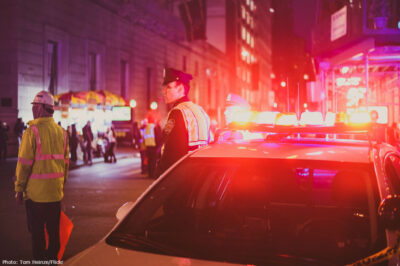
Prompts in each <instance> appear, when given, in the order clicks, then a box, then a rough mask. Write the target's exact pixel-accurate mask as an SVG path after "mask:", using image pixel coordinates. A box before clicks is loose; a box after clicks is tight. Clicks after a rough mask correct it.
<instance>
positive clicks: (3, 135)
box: [0, 121, 10, 164]
mask: <svg viewBox="0 0 400 266" xmlns="http://www.w3.org/2000/svg"><path fill="white" fill-rule="evenodd" d="M9 129H10V127H9V126H8V125H7V123H6V122H2V121H0V164H1V163H2V162H5V161H6V159H7V141H8V133H7V132H8V130H9Z"/></svg>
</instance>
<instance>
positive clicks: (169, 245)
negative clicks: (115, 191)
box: [66, 124, 400, 265]
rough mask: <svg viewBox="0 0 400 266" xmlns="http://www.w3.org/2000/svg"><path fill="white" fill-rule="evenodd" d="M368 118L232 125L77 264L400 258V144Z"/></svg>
mask: <svg viewBox="0 0 400 266" xmlns="http://www.w3.org/2000/svg"><path fill="white" fill-rule="evenodd" d="M368 129H369V128H368V127H362V128H361V127H356V128H354V127H347V126H341V127H318V126H297V127H291V126H265V125H249V124H246V125H245V126H240V125H239V126H237V127H236V128H234V129H228V130H226V131H224V132H222V133H221V134H220V135H219V140H217V141H216V143H214V144H212V145H209V146H207V147H203V148H201V149H199V150H196V151H194V152H192V153H190V154H188V155H187V156H185V157H183V158H182V159H181V160H179V161H178V162H177V163H176V164H174V165H173V166H172V167H171V168H170V169H168V171H167V172H165V173H164V174H163V175H162V176H161V177H160V178H159V179H158V180H156V181H155V182H154V183H153V184H152V185H151V186H150V187H149V188H148V189H147V191H145V192H144V193H143V195H141V197H140V198H139V199H138V200H137V201H136V202H135V203H127V204H125V205H124V206H122V207H121V208H120V209H119V211H118V212H117V217H118V218H119V222H118V223H117V225H116V226H115V227H114V228H113V230H112V231H111V232H110V233H109V234H108V235H107V236H106V237H105V238H104V239H103V240H102V241H100V242H99V243H98V244H96V245H95V246H93V247H91V248H89V249H88V250H85V251H83V252H81V253H79V254H78V255H76V256H75V257H73V258H71V259H70V260H68V261H67V262H66V264H67V265H219V264H221V265H222V264H223V265H228V264H242V265H276V264H278V265H281V264H283V265H343V264H350V263H355V262H358V263H360V264H364V263H365V264H368V263H371V262H377V261H380V260H384V263H388V264H390V265H396V264H397V263H399V258H398V255H397V253H396V250H395V249H396V245H398V240H397V235H396V230H397V229H399V227H400V219H399V214H398V212H399V210H400V202H399V201H400V200H399V198H398V197H397V194H400V154H399V153H398V152H397V151H396V149H395V148H394V147H392V146H390V145H387V144H382V143H380V144H378V143H376V142H374V141H371V140H370V139H369V138H368V137H366V136H368ZM339 136H340V138H341V139H339ZM390 247H394V248H393V249H390Z"/></svg>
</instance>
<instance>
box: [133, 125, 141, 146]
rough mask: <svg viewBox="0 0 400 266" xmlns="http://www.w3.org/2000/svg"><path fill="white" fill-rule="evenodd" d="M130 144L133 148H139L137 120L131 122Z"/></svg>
mask: <svg viewBox="0 0 400 266" xmlns="http://www.w3.org/2000/svg"><path fill="white" fill-rule="evenodd" d="M132 144H133V148H134V149H137V150H139V149H140V129H139V125H138V122H136V121H135V122H134V123H133V129H132Z"/></svg>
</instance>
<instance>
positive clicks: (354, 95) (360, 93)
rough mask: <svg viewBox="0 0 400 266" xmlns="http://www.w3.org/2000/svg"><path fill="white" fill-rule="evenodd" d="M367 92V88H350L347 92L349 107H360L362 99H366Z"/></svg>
mask: <svg viewBox="0 0 400 266" xmlns="http://www.w3.org/2000/svg"><path fill="white" fill-rule="evenodd" d="M366 92H367V89H366V88H350V89H349V90H348V91H347V95H346V98H347V103H346V105H347V106H358V105H359V103H360V100H361V99H364V95H365V93H366Z"/></svg>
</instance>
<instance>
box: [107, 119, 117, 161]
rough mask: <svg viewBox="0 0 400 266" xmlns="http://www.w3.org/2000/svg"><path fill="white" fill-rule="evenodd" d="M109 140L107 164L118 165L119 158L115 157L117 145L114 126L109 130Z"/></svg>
mask: <svg viewBox="0 0 400 266" xmlns="http://www.w3.org/2000/svg"><path fill="white" fill-rule="evenodd" d="M107 138H108V149H107V152H106V153H107V156H106V157H107V160H106V162H110V163H116V162H117V158H116V157H115V153H114V150H115V146H116V143H117V139H116V135H115V129H114V126H111V127H109V128H108V129H107Z"/></svg>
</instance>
